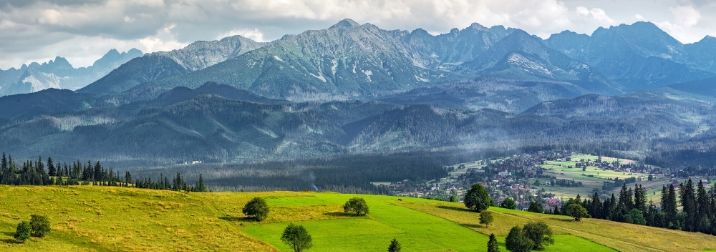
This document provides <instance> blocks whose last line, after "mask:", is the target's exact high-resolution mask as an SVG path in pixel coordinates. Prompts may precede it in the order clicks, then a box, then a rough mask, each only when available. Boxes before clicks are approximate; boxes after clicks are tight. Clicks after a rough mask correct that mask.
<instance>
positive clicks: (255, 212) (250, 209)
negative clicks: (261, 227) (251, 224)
mask: <svg viewBox="0 0 716 252" xmlns="http://www.w3.org/2000/svg"><path fill="white" fill-rule="evenodd" d="M243 212H244V214H245V215H246V216H249V217H252V218H254V219H256V220H257V221H262V220H264V219H266V217H268V213H269V208H268V205H266V201H265V200H264V199H262V198H259V197H256V198H253V199H251V201H249V203H246V205H245V206H244V209H243Z"/></svg>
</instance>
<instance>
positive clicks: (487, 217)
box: [480, 211, 494, 227]
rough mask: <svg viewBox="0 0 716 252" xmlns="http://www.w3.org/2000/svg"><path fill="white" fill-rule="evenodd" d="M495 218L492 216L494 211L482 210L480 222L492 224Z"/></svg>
mask: <svg viewBox="0 0 716 252" xmlns="http://www.w3.org/2000/svg"><path fill="white" fill-rule="evenodd" d="M493 220H494V218H493V217H492V213H491V212H488V211H482V212H480V224H484V225H485V226H486V227H489V226H490V223H492V221H493Z"/></svg>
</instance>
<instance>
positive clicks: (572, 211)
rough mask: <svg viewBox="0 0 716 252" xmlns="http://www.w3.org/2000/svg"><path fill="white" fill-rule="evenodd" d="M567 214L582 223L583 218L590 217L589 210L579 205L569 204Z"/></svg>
mask: <svg viewBox="0 0 716 252" xmlns="http://www.w3.org/2000/svg"><path fill="white" fill-rule="evenodd" d="M637 211H638V210H637ZM640 212H641V211H640ZM565 213H566V214H567V215H569V216H572V218H574V220H575V221H581V220H582V218H587V217H590V216H589V213H588V212H587V209H586V208H584V207H583V206H582V205H580V204H577V203H572V204H569V205H568V206H567V207H566V212H565Z"/></svg>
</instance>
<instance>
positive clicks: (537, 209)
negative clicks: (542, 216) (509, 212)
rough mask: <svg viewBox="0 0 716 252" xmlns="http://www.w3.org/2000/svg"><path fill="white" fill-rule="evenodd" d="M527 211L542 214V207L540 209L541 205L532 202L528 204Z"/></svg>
mask: <svg viewBox="0 0 716 252" xmlns="http://www.w3.org/2000/svg"><path fill="white" fill-rule="evenodd" d="M527 211H530V212H533V213H544V207H542V204H540V203H539V202H535V201H532V202H530V206H529V207H528V208H527Z"/></svg>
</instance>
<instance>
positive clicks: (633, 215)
mask: <svg viewBox="0 0 716 252" xmlns="http://www.w3.org/2000/svg"><path fill="white" fill-rule="evenodd" d="M624 221H625V222H627V223H632V224H639V225H646V219H645V218H644V213H642V212H641V210H639V209H632V210H630V211H629V212H628V213H627V215H626V216H624Z"/></svg>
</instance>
